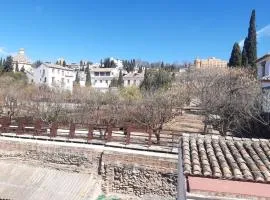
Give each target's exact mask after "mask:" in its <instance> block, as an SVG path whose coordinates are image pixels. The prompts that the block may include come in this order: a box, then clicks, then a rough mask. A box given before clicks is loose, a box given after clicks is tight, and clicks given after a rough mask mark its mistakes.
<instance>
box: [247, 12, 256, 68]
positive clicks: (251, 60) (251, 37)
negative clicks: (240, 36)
mask: <svg viewBox="0 0 270 200" xmlns="http://www.w3.org/2000/svg"><path fill="white" fill-rule="evenodd" d="M244 48H245V50H246V53H247V58H248V64H249V65H250V66H251V67H253V68H256V60H257V35H256V14H255V10H252V13H251V17H250V21H249V28H248V37H247V41H246V42H245V45H244Z"/></svg>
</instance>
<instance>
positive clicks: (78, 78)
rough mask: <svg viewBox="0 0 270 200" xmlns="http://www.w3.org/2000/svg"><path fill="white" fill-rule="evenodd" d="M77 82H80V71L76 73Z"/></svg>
mask: <svg viewBox="0 0 270 200" xmlns="http://www.w3.org/2000/svg"><path fill="white" fill-rule="evenodd" d="M75 83H76V84H80V77H79V71H77V73H76V78H75Z"/></svg>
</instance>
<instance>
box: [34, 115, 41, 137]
mask: <svg viewBox="0 0 270 200" xmlns="http://www.w3.org/2000/svg"><path fill="white" fill-rule="evenodd" d="M34 131H35V133H34V134H35V135H39V134H40V132H41V120H40V119H38V120H37V121H36V122H35V126H34Z"/></svg>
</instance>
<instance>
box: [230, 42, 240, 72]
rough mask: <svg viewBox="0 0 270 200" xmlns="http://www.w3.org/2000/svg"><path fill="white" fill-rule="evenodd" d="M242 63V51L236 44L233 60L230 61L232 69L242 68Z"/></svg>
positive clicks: (233, 50)
mask: <svg viewBox="0 0 270 200" xmlns="http://www.w3.org/2000/svg"><path fill="white" fill-rule="evenodd" d="M241 62H242V55H241V49H240V46H239V44H238V43H234V45H233V49H232V53H231V58H230V61H229V66H230V67H240V66H241Z"/></svg>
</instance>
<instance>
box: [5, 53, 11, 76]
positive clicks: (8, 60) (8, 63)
mask: <svg viewBox="0 0 270 200" xmlns="http://www.w3.org/2000/svg"><path fill="white" fill-rule="evenodd" d="M12 62H13V61H12V57H11V56H8V57H7V58H6V61H5V64H4V71H5V72H12V71H13V65H12Z"/></svg>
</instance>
